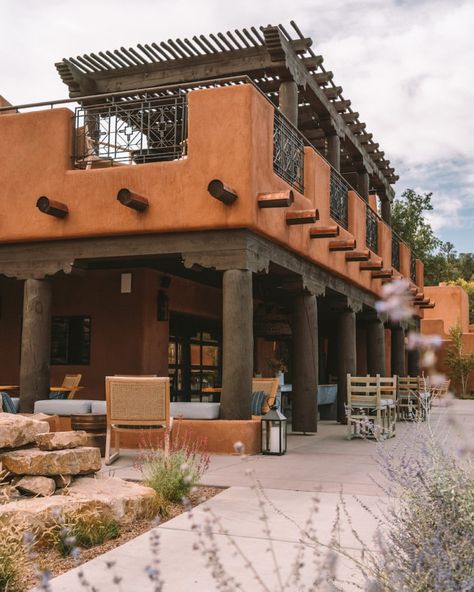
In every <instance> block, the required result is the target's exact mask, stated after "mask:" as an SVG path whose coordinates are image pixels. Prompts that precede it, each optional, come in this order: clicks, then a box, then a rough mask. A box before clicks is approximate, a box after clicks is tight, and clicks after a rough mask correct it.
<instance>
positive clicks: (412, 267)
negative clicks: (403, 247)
mask: <svg viewBox="0 0 474 592" xmlns="http://www.w3.org/2000/svg"><path fill="white" fill-rule="evenodd" d="M410 279H411V280H412V282H415V283H416V255H415V253H414V252H413V251H411V252H410Z"/></svg>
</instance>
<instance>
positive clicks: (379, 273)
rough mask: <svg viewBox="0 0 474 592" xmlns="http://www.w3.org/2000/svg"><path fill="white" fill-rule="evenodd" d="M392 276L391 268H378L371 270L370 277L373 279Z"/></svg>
mask: <svg viewBox="0 0 474 592" xmlns="http://www.w3.org/2000/svg"><path fill="white" fill-rule="evenodd" d="M392 277H393V269H379V270H378V271H373V272H372V278H373V279H374V280H381V279H386V278H392Z"/></svg>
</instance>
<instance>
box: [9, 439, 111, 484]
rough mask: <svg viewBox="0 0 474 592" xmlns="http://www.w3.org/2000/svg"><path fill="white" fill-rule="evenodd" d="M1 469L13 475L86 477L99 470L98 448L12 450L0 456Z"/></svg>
mask: <svg viewBox="0 0 474 592" xmlns="http://www.w3.org/2000/svg"><path fill="white" fill-rule="evenodd" d="M0 461H1V462H2V465H3V468H4V469H7V470H9V471H11V472H12V473H14V474H15V475H43V476H51V477H52V476H54V475H86V474H88V473H95V472H97V471H100V469H101V466H102V465H101V459H100V451H99V449H98V448H92V447H85V446H83V447H80V448H73V449H69V450H52V451H46V450H39V449H38V448H30V449H26V450H14V451H12V452H5V453H3V454H1V455H0Z"/></svg>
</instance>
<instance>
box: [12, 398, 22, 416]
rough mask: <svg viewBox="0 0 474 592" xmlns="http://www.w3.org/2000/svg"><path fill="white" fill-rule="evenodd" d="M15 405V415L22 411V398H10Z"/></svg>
mask: <svg viewBox="0 0 474 592" xmlns="http://www.w3.org/2000/svg"><path fill="white" fill-rule="evenodd" d="M10 398H11V400H12V403H13V405H14V406H15V413H18V411H20V397H10Z"/></svg>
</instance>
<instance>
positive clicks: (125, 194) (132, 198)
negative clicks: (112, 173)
mask: <svg viewBox="0 0 474 592" xmlns="http://www.w3.org/2000/svg"><path fill="white" fill-rule="evenodd" d="M117 200H118V201H119V202H120V203H121V204H122V205H123V206H126V207H127V208H131V209H132V210H136V211H137V212H144V211H145V210H146V209H147V208H148V206H149V205H150V204H149V203H148V200H147V198H146V197H143V196H142V195H138V193H133V192H132V191H130V190H129V189H127V188H126V187H124V188H123V189H120V191H119V192H118V193H117Z"/></svg>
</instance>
